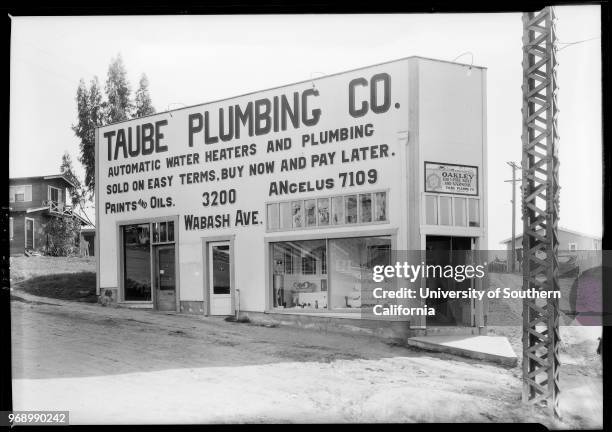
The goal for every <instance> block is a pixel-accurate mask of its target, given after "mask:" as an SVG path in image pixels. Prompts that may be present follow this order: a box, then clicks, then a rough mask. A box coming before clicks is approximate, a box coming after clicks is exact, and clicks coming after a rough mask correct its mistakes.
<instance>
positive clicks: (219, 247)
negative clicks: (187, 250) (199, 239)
mask: <svg viewBox="0 0 612 432" xmlns="http://www.w3.org/2000/svg"><path fill="white" fill-rule="evenodd" d="M207 247H208V251H207V252H208V253H207V255H208V296H209V299H210V301H209V305H210V306H209V313H210V315H232V314H233V313H234V311H233V304H232V293H233V291H234V290H233V287H232V276H231V266H232V262H231V259H232V254H231V246H230V242H229V241H218V242H209V243H208V246H207Z"/></svg>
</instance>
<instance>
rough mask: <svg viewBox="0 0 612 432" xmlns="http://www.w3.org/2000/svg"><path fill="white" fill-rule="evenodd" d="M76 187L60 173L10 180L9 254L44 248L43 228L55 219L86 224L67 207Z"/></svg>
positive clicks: (45, 244) (45, 241)
mask: <svg viewBox="0 0 612 432" xmlns="http://www.w3.org/2000/svg"><path fill="white" fill-rule="evenodd" d="M74 187H75V185H74V183H72V181H70V179H69V178H68V177H66V176H65V175H63V174H55V175H47V176H36V177H19V178H10V179H9V237H10V245H11V255H23V254H24V253H25V252H26V251H35V250H40V249H44V248H45V247H46V246H47V239H46V236H45V235H44V233H43V227H44V225H45V224H46V223H47V222H48V221H49V220H50V218H54V217H74V218H76V219H77V220H78V221H79V222H80V223H81V225H85V224H87V221H86V220H85V219H84V218H83V217H82V216H80V215H79V214H78V213H75V212H74V211H73V208H72V206H70V205H68V204H67V198H68V197H69V196H70V192H69V191H70V189H72V188H74Z"/></svg>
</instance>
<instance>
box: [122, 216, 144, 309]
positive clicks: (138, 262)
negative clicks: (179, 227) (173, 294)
mask: <svg viewBox="0 0 612 432" xmlns="http://www.w3.org/2000/svg"><path fill="white" fill-rule="evenodd" d="M149 228H150V227H149V224H139V225H126V226H124V227H123V293H124V299H125V300H126V301H150V300H151V236H150V229H149Z"/></svg>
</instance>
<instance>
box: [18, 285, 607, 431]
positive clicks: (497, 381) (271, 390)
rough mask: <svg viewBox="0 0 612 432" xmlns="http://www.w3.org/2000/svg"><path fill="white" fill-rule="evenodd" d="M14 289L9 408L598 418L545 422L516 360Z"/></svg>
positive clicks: (312, 418) (571, 423) (195, 418)
mask: <svg viewBox="0 0 612 432" xmlns="http://www.w3.org/2000/svg"><path fill="white" fill-rule="evenodd" d="M16 294H18V296H19V297H18V298H15V299H14V301H12V323H13V324H12V337H13V378H14V381H13V398H14V409H16V410H17V409H19V410H26V409H28V410H34V409H37V410H42V409H56V410H60V409H63V410H69V411H70V421H71V423H73V424H92V423H105V424H112V423H223V422H415V421H419V422H422V421H442V422H456V421H461V422H464V421H475V422H501V421H504V422H507V421H510V422H532V421H534V422H541V423H544V424H546V425H548V426H552V427H564V428H567V427H578V426H581V427H597V425H601V414H599V416H598V415H597V411H595V414H593V411H592V409H591V410H590V411H588V410H587V411H585V410H584V409H583V408H581V407H579V406H578V407H576V409H575V410H574V411H576V412H577V413H578V414H571V415H568V416H567V418H566V419H564V422H563V423H555V422H553V421H552V420H551V419H550V418H548V417H547V416H546V415H544V414H543V413H542V412H541V411H540V410H539V409H538V408H532V407H525V406H524V405H522V404H521V402H520V394H521V380H520V376H521V375H520V369H519V368H512V369H507V368H503V367H499V366H496V365H492V364H483V363H476V362H473V361H472V360H464V359H461V358H458V357H454V356H450V355H442V354H440V355H438V354H430V353H424V352H419V351H413V350H409V349H407V348H404V347H400V346H394V345H389V344H386V343H384V342H383V341H381V340H378V339H373V338H369V337H364V336H347V335H339V334H331V333H329V334H322V333H317V332H313V331H308V330H300V329H294V328H282V327H277V328H268V327H262V326H256V325H251V324H238V323H230V322H225V321H224V320H222V319H216V318H206V317H199V316H183V315H181V316H179V315H174V314H161V313H157V312H151V311H144V310H128V309H120V308H104V307H101V306H99V305H91V304H81V303H74V302H67V301H60V300H51V299H45V298H40V297H34V296H30V295H27V294H24V293H16ZM597 390H598V389H590V390H588V391H587V393H586V394H582V395H581V397H582V398H583V399H584V398H585V397H586V398H588V397H592V395H591V394H590V393H589V392H592V391H597ZM599 391H601V389H599ZM599 398H600V399H601V393H599ZM584 403H585V404H588V403H589V402H588V401H585V402H584Z"/></svg>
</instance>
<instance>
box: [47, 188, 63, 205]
mask: <svg viewBox="0 0 612 432" xmlns="http://www.w3.org/2000/svg"><path fill="white" fill-rule="evenodd" d="M61 198H62V190H61V189H59V188H56V187H53V186H49V192H48V196H47V199H48V200H49V201H53V202H55V203H59V202H61Z"/></svg>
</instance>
